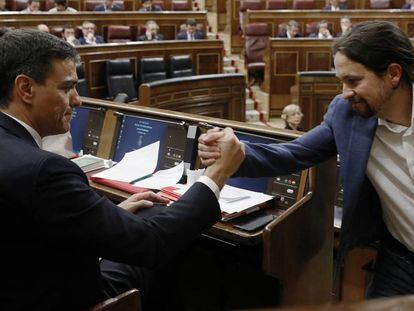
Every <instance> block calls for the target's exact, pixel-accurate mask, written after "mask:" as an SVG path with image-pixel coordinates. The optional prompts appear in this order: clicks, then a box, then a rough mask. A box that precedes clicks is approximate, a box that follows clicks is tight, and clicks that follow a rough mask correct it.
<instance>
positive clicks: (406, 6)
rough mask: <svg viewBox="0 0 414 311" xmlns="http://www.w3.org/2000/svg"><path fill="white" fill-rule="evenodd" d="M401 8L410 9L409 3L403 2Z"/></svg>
mask: <svg viewBox="0 0 414 311" xmlns="http://www.w3.org/2000/svg"><path fill="white" fill-rule="evenodd" d="M401 9H403V10H411V4H410V3H406V4H404V5H403V6H402V7H401Z"/></svg>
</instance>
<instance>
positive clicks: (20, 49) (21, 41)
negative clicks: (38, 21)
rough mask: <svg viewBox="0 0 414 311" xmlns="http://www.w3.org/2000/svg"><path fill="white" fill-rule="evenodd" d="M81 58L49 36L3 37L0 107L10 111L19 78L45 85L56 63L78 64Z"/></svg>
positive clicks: (19, 32)
mask: <svg viewBox="0 0 414 311" xmlns="http://www.w3.org/2000/svg"><path fill="white" fill-rule="evenodd" d="M78 57H79V56H78V53H77V52H76V49H75V48H74V47H72V46H71V45H70V44H68V43H67V42H65V41H63V40H61V39H59V38H58V37H56V36H54V35H51V34H49V33H44V32H41V31H38V30H34V29H16V30H9V31H6V32H5V33H3V34H2V35H1V36H0V107H3V108H6V107H8V105H9V102H10V100H11V93H12V91H13V87H14V86H13V84H14V81H15V79H16V77H17V76H18V75H21V74H24V75H27V76H29V77H30V78H32V79H33V80H35V81H36V83H39V84H43V83H44V82H45V80H46V76H47V75H48V73H49V71H50V70H51V69H52V61H53V60H55V59H62V60H64V59H71V60H73V61H74V62H77V61H78Z"/></svg>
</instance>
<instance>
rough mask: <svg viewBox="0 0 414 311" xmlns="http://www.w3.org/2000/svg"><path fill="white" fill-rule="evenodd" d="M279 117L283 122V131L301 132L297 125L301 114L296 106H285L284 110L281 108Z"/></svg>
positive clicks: (301, 116) (300, 120)
mask: <svg viewBox="0 0 414 311" xmlns="http://www.w3.org/2000/svg"><path fill="white" fill-rule="evenodd" d="M281 117H282V119H283V120H284V121H285V129H287V130H295V131H301V128H300V127H299V125H300V122H302V118H303V113H302V111H301V110H300V107H299V106H298V105H296V104H290V105H287V106H286V107H285V108H283V111H282V116H281Z"/></svg>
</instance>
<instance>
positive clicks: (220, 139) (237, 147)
mask: <svg viewBox="0 0 414 311" xmlns="http://www.w3.org/2000/svg"><path fill="white" fill-rule="evenodd" d="M198 155H199V157H200V158H201V163H202V164H203V165H205V166H206V167H207V169H206V171H205V173H204V175H205V176H207V177H209V178H210V179H212V180H213V181H214V182H215V183H216V184H217V186H218V187H219V188H220V189H221V188H223V186H224V184H225V183H226V182H227V180H228V179H229V178H230V177H231V176H232V175H233V174H234V173H236V171H237V169H238V168H239V166H240V165H241V163H242V162H243V160H244V158H245V152H244V144H243V143H241V142H240V141H239V140H238V138H237V137H236V135H235V134H234V132H233V130H232V129H231V128H229V127H227V128H225V129H224V130H220V129H219V128H214V129H210V130H208V131H207V133H205V134H202V135H200V137H199V139H198ZM154 203H158V204H166V203H168V200H167V199H165V198H163V197H162V196H160V195H159V194H155V193H153V192H150V191H147V192H143V193H137V194H134V195H132V196H130V197H129V198H128V199H127V200H125V201H123V202H122V203H120V204H118V205H119V206H120V207H122V208H124V209H126V210H128V211H130V212H132V213H135V212H137V211H138V210H139V209H141V208H148V207H152V206H153V205H154Z"/></svg>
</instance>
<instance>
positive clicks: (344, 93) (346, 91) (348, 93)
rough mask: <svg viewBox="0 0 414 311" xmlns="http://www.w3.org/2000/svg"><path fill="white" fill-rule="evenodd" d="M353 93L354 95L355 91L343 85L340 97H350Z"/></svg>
mask: <svg viewBox="0 0 414 311" xmlns="http://www.w3.org/2000/svg"><path fill="white" fill-rule="evenodd" d="M355 95H356V93H355V91H354V90H351V89H349V88H347V87H346V86H345V85H344V86H343V89H342V97H343V98H344V99H351V98H352V97H354V96H355Z"/></svg>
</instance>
